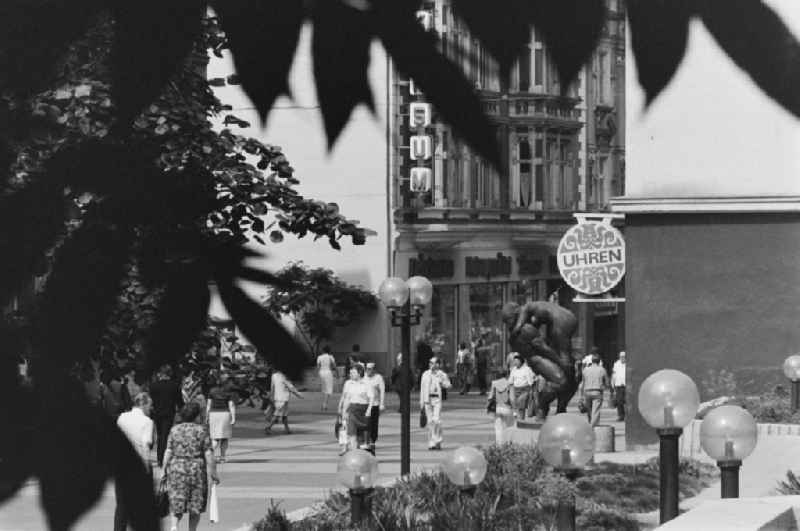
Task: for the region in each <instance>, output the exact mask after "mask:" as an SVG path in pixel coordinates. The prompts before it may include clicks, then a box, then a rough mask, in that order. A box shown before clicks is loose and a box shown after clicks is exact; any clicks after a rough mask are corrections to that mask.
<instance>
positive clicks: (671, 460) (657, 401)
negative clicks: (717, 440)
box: [639, 369, 700, 524]
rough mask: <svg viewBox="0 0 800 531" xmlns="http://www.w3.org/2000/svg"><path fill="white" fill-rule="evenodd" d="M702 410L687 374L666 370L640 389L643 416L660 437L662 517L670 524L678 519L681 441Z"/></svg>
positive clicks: (646, 382) (648, 378) (640, 411)
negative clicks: (682, 434)
mask: <svg viewBox="0 0 800 531" xmlns="http://www.w3.org/2000/svg"><path fill="white" fill-rule="evenodd" d="M699 407H700V394H699V393H698V392H697V386H696V385H695V383H694V382H693V381H692V379H691V378H689V377H688V376H687V375H685V374H684V373H682V372H680V371H676V370H672V369H662V370H660V371H656V372H654V373H653V374H651V375H650V376H648V377H647V378H646V379H645V381H644V382H642V385H641V387H640V388H639V413H640V414H641V415H642V417H643V418H644V420H645V422H647V424H649V425H650V426H651V427H653V428H655V429H656V432H658V436H659V439H660V441H659V473H660V476H661V480H660V484H661V485H660V486H661V496H660V513H661V514H660V516H661V523H662V524H663V523H666V522H668V521H670V520H672V519H673V518H675V517H676V516H678V465H679V458H680V456H679V452H678V439H679V437H680V436H681V433H682V432H683V427H684V426H686V425H687V424H689V423H690V422H691V421H692V419H694V417H695V415H696V414H697V409H698V408H699Z"/></svg>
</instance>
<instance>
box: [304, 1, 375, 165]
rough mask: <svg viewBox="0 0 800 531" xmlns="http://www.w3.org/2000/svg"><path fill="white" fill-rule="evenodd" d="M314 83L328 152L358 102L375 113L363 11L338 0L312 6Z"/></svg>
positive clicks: (366, 19) (368, 35)
mask: <svg viewBox="0 0 800 531" xmlns="http://www.w3.org/2000/svg"><path fill="white" fill-rule="evenodd" d="M313 20H314V37H313V40H312V43H311V51H312V54H313V56H314V81H315V84H316V87H317V98H318V99H319V103H320V109H321V111H322V118H323V120H324V123H325V133H326V135H327V137H328V149H332V148H333V145H334V144H335V143H336V139H337V138H339V134H340V133H341V132H342V129H344V126H345V125H347V122H348V120H349V119H350V114H351V113H352V112H353V109H354V108H355V107H356V105H358V104H359V103H362V102H363V103H364V104H366V105H367V107H368V108H369V109H370V111H372V112H373V113H374V112H375V104H374V102H373V99H372V91H371V90H370V88H369V82H368V81H367V70H368V68H369V57H370V55H369V48H370V44H371V42H372V37H373V35H372V33H371V32H370V30H369V28H370V20H369V15H368V14H367V12H365V11H362V10H359V9H355V8H353V7H349V6H346V5H344V4H343V3H342V2H341V1H340V0H328V1H325V2H317V3H316V4H315V5H314V12H313Z"/></svg>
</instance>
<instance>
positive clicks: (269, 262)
mask: <svg viewBox="0 0 800 531" xmlns="http://www.w3.org/2000/svg"><path fill="white" fill-rule="evenodd" d="M310 45H311V30H310V28H308V27H307V28H305V30H304V31H303V34H302V37H301V41H300V46H299V48H298V52H297V55H296V56H295V62H294V65H293V67H292V72H291V75H290V85H291V89H292V93H293V99H292V100H290V99H288V98H285V97H282V98H280V99H278V100H277V102H276V103H275V105H274V107H273V110H272V112H271V113H270V114H269V116H268V119H267V124H266V128H264V129H261V128H259V127H258V123H259V120H258V117H257V114H256V113H255V110H254V109H253V106H252V103H251V102H250V101H249V100H248V99H247V97H246V96H245V94H244V93H243V92H242V91H241V90H240V88H239V87H231V86H228V87H223V88H219V89H215V90H216V93H217V95H218V97H219V98H220V99H221V100H222V101H223V103H227V104H230V105H232V106H233V108H234V110H233V111H232V114H234V115H235V116H237V117H239V118H242V119H245V120H248V121H250V122H251V123H252V124H253V125H252V127H250V128H248V129H245V130H240V132H241V134H246V135H249V136H253V137H255V138H258V139H259V140H261V141H263V142H265V143H269V144H274V145H278V146H281V147H282V148H283V151H284V153H285V154H286V156H287V158H288V159H289V161H290V162H291V164H292V166H293V167H294V168H295V170H296V172H295V176H296V177H297V178H298V179H299V180H300V182H301V184H300V185H299V186H297V190H298V191H299V192H300V193H301V194H302V195H304V196H306V197H310V198H314V199H319V200H323V201H326V202H333V203H337V204H338V205H339V207H340V211H341V212H342V214H344V215H345V216H347V217H348V218H349V219H356V220H358V221H360V224H361V226H362V227H367V228H370V229H372V230H375V231H377V232H378V235H377V236H372V237H369V238H367V243H366V245H362V246H353V245H352V244H351V243H350V240H349V239H342V240H341V242H340V243H341V244H342V250H341V251H336V250H334V249H332V248H331V247H330V246H329V245H328V242H327V239H320V240H318V241H317V242H313V241H312V240H313V238H309V237H306V238H302V239H298V238H294V237H291V236H290V237H287V238H286V239H285V240H284V241H283V242H282V243H280V244H269V245H268V246H267V247H266V248H263V247H262V249H263V250H265V251H266V252H267V253H268V256H266V257H265V258H264V259H263V260H260V261H259V265H261V266H263V267H265V268H267V269H270V270H276V269H279V268H281V267H282V266H283V265H285V264H286V263H287V262H289V261H296V260H302V261H303V262H304V263H305V264H307V265H309V266H314V267H327V268H330V269H332V270H334V272H335V273H336V274H337V275H338V276H339V278H341V279H342V280H344V281H346V282H349V283H352V284H357V285H360V286H362V287H364V288H366V289H369V290H372V291H377V288H378V286H379V285H380V283H381V282H382V281H383V279H384V278H386V277H387V276H388V272H389V260H390V257H391V254H390V247H389V245H390V242H391V238H390V235H389V234H388V230H389V229H388V225H387V221H388V217H387V212H388V204H387V156H388V147H387V143H386V140H387V137H386V119H387V112H386V111H387V101H386V99H387V90H386V87H387V79H386V77H387V62H386V55H385V53H384V52H383V49H382V48H381V47H380V46H378V45H377V44H376V45H374V46H373V49H372V60H371V64H370V69H369V79H370V83H371V86H372V89H373V94H374V101H375V106H376V111H377V112H376V114H375V115H372V114H371V113H370V112H369V111H368V110H367V109H366V108H365V107H363V106H362V107H359V108H357V109H356V110H355V112H354V113H353V115H352V116H351V119H350V122H349V124H348V125H347V127H346V128H345V130H344V132H343V133H342V135H341V136H340V137H339V140H338V141H337V143H336V144H335V146H334V148H333V149H332V150H331V151H330V152H328V151H327V140H326V137H325V133H324V127H323V122H322V115H321V113H320V110H319V103H318V100H317V96H316V90H315V87H314V81H313V74H312V59H311V53H310ZM233 71H234V68H233V63H232V61H231V59H230V57H229V55H227V54H226V55H225V58H224V59H222V60H220V59H216V58H212V62H211V65H210V67H209V77H222V76H227V75H229V74H230V73H232V72H233ZM221 120H222V117H220V118H219V120H218V123H220V124H221ZM220 127H221V125H220ZM250 289H251V291H252V292H253V293H254V294H255V295H257V296H262V295H263V294H264V289H263V288H259V287H255V286H251V287H250ZM386 328H387V326H386V319H385V312H383V311H382V310H381V309H379V310H378V311H376V312H375V315H370V316H367V318H366V319H365V320H364V322H363V323H360V324H359V325H356V326H353V327H350V328H349V329H348V330H346V331H343V332H342V333H341V334H339V337H337V338H336V340H335V341H333V342H331V345H332V347H333V349H334V350H335V351H339V352H346V351H349V349H350V347H351V345H352V344H353V343H360V344H361V348H362V351H364V352H370V353H375V355H376V356H379V357H380V358H383V357H384V356H385V352H386V350H387V333H386ZM379 361H380V360H379Z"/></svg>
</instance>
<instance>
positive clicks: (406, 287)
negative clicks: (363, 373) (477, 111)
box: [378, 276, 433, 476]
mask: <svg viewBox="0 0 800 531" xmlns="http://www.w3.org/2000/svg"><path fill="white" fill-rule="evenodd" d="M378 297H379V298H380V299H381V302H383V304H384V305H385V306H386V307H387V308H388V309H389V311H390V312H391V315H392V326H397V327H400V338H401V343H400V346H401V348H400V350H401V352H402V353H403V359H402V360H401V362H400V386H401V389H400V391H401V394H400V474H401V475H403V476H405V475H407V474H409V473H411V382H412V377H411V326H412V325H418V324H419V323H420V319H421V318H422V308H424V307H425V306H426V305H428V304H429V303H430V301H431V298H432V297H433V286H432V285H431V283H430V281H429V280H428V279H427V278H425V277H420V276H416V277H411V278H409V279H408V280H407V281H404V280H403V279H401V278H397V277H390V278H387V279H386V280H384V281H383V282H382V283H381V286H380V288H378Z"/></svg>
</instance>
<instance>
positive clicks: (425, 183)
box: [409, 168, 431, 192]
mask: <svg viewBox="0 0 800 531" xmlns="http://www.w3.org/2000/svg"><path fill="white" fill-rule="evenodd" d="M409 180H410V185H409V186H410V188H411V191H412V192H429V191H430V189H431V169H430V168H411V173H410V176H409Z"/></svg>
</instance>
